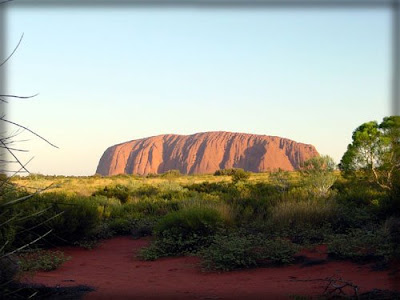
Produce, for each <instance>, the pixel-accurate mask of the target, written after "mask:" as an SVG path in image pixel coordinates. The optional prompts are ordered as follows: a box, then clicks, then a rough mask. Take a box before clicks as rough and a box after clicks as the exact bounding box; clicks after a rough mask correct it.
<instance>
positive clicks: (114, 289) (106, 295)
mask: <svg viewBox="0 0 400 300" xmlns="http://www.w3.org/2000/svg"><path fill="white" fill-rule="evenodd" d="M148 243H149V242H148V240H145V239H140V240H133V239H132V238H129V237H117V238H113V239H111V240H107V241H104V242H103V243H102V244H101V245H100V246H98V247H97V248H95V249H93V250H85V249H82V248H72V247H66V248H63V249H61V250H62V251H64V253H65V254H66V255H68V256H71V257H72V258H71V260H69V261H68V262H66V263H65V264H64V265H63V266H62V267H61V268H59V269H58V270H55V271H52V272H39V273H37V274H36V275H35V276H34V277H33V278H29V279H27V281H28V282H32V283H41V284H45V285H48V286H57V285H59V286H73V285H78V284H80V285H88V286H91V287H93V288H95V291H94V292H91V293H88V294H86V297H85V299H126V298H131V299H246V298H247V299H254V298H256V299H261V298H262V299H288V298H289V296H290V295H311V296H314V295H321V294H322V293H323V292H324V289H325V287H326V286H327V282H326V281H318V280H314V279H324V278H327V277H332V276H335V277H336V278H337V277H340V278H342V279H343V280H345V281H347V282H352V283H353V284H355V285H357V286H358V287H359V292H360V293H363V292H366V291H370V290H372V289H374V288H377V289H387V290H397V291H399V290H400V276H399V272H396V273H395V274H393V272H391V271H390V270H386V271H372V270H371V267H370V266H368V265H357V264H353V263H350V262H343V261H328V262H326V263H323V264H317V265H311V266H302V265H299V264H296V265H291V266H286V267H268V268H259V269H251V270H244V271H234V272H227V273H210V272H208V273H205V272H202V271H201V267H200V266H199V262H200V260H199V259H198V258H196V257H179V258H164V259H159V260H157V261H154V262H147V261H140V260H139V259H137V258H136V257H135V256H136V253H137V251H138V250H139V249H140V248H141V247H143V246H146V245H147V244H148ZM325 252H326V247H323V246H321V247H318V248H316V249H314V250H307V251H302V252H301V253H300V254H302V255H305V256H307V258H311V259H325V258H326V253H325ZM307 280H311V281H307Z"/></svg>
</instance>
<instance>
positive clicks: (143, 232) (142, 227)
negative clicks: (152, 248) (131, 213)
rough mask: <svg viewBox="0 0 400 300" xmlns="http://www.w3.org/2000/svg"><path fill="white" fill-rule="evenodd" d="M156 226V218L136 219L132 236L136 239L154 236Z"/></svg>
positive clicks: (133, 223)
mask: <svg viewBox="0 0 400 300" xmlns="http://www.w3.org/2000/svg"><path fill="white" fill-rule="evenodd" d="M156 224H157V220H156V219H155V218H142V219H135V220H133V222H132V229H131V234H132V236H133V238H135V239H137V238H141V237H144V236H149V235H152V234H153V231H154V227H155V226H156Z"/></svg>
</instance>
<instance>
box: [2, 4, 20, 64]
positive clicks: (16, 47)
mask: <svg viewBox="0 0 400 300" xmlns="http://www.w3.org/2000/svg"><path fill="white" fill-rule="evenodd" d="M6 2H9V1H6ZM6 2H1V3H0V4H3V3H6ZM23 38H24V34H23V33H22V35H21V37H20V39H19V41H18V44H17V46H15V48H14V50H13V52H11V54H10V55H9V56H8V57H7V58H6V60H5V61H3V62H2V63H1V64H0V67H1V66H2V65H4V64H5V63H6V62H7V61H8V60H9V59H10V58H11V57H12V56H13V55H14V53H15V51H17V49H18V47H19V45H20V44H21V42H22V39H23Z"/></svg>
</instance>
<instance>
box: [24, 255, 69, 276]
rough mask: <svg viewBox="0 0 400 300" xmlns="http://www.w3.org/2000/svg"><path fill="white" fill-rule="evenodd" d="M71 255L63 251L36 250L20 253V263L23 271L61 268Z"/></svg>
mask: <svg viewBox="0 0 400 300" xmlns="http://www.w3.org/2000/svg"><path fill="white" fill-rule="evenodd" d="M69 259H70V257H68V256H65V255H64V253H63V252H61V251H49V250H36V251H31V252H25V253H21V254H19V255H18V265H19V268H20V270H21V271H24V272H30V271H33V272H34V271H51V270H55V269H57V268H59V267H60V266H61V265H62V264H63V263H64V262H66V261H68V260H69Z"/></svg>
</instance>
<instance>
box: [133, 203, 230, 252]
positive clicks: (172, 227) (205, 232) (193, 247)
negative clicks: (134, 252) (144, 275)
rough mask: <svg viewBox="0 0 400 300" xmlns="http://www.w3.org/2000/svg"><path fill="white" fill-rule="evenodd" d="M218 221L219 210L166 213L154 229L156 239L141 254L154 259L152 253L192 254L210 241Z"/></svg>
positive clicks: (218, 225) (218, 226) (194, 209)
mask: <svg viewBox="0 0 400 300" xmlns="http://www.w3.org/2000/svg"><path fill="white" fill-rule="evenodd" d="M221 223H222V221H221V217H220V215H219V214H218V212H217V211H215V210H214V209H209V208H190V209H183V210H179V211H176V212H172V213H169V214H168V215H166V216H164V217H163V218H162V219H161V220H160V221H159V222H158V224H157V225H156V227H155V229H154V232H155V236H156V240H155V241H154V242H153V244H152V246H150V247H149V248H148V249H145V250H143V251H142V253H141V255H142V257H143V258H144V259H154V258H155V256H158V257H161V256H175V255H180V254H188V253H194V252H196V251H197V250H199V249H200V248H202V247H206V246H208V245H209V244H210V243H211V241H212V237H213V235H214V234H215V232H216V231H217V230H218V228H220V226H221ZM156 254H157V255H156Z"/></svg>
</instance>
